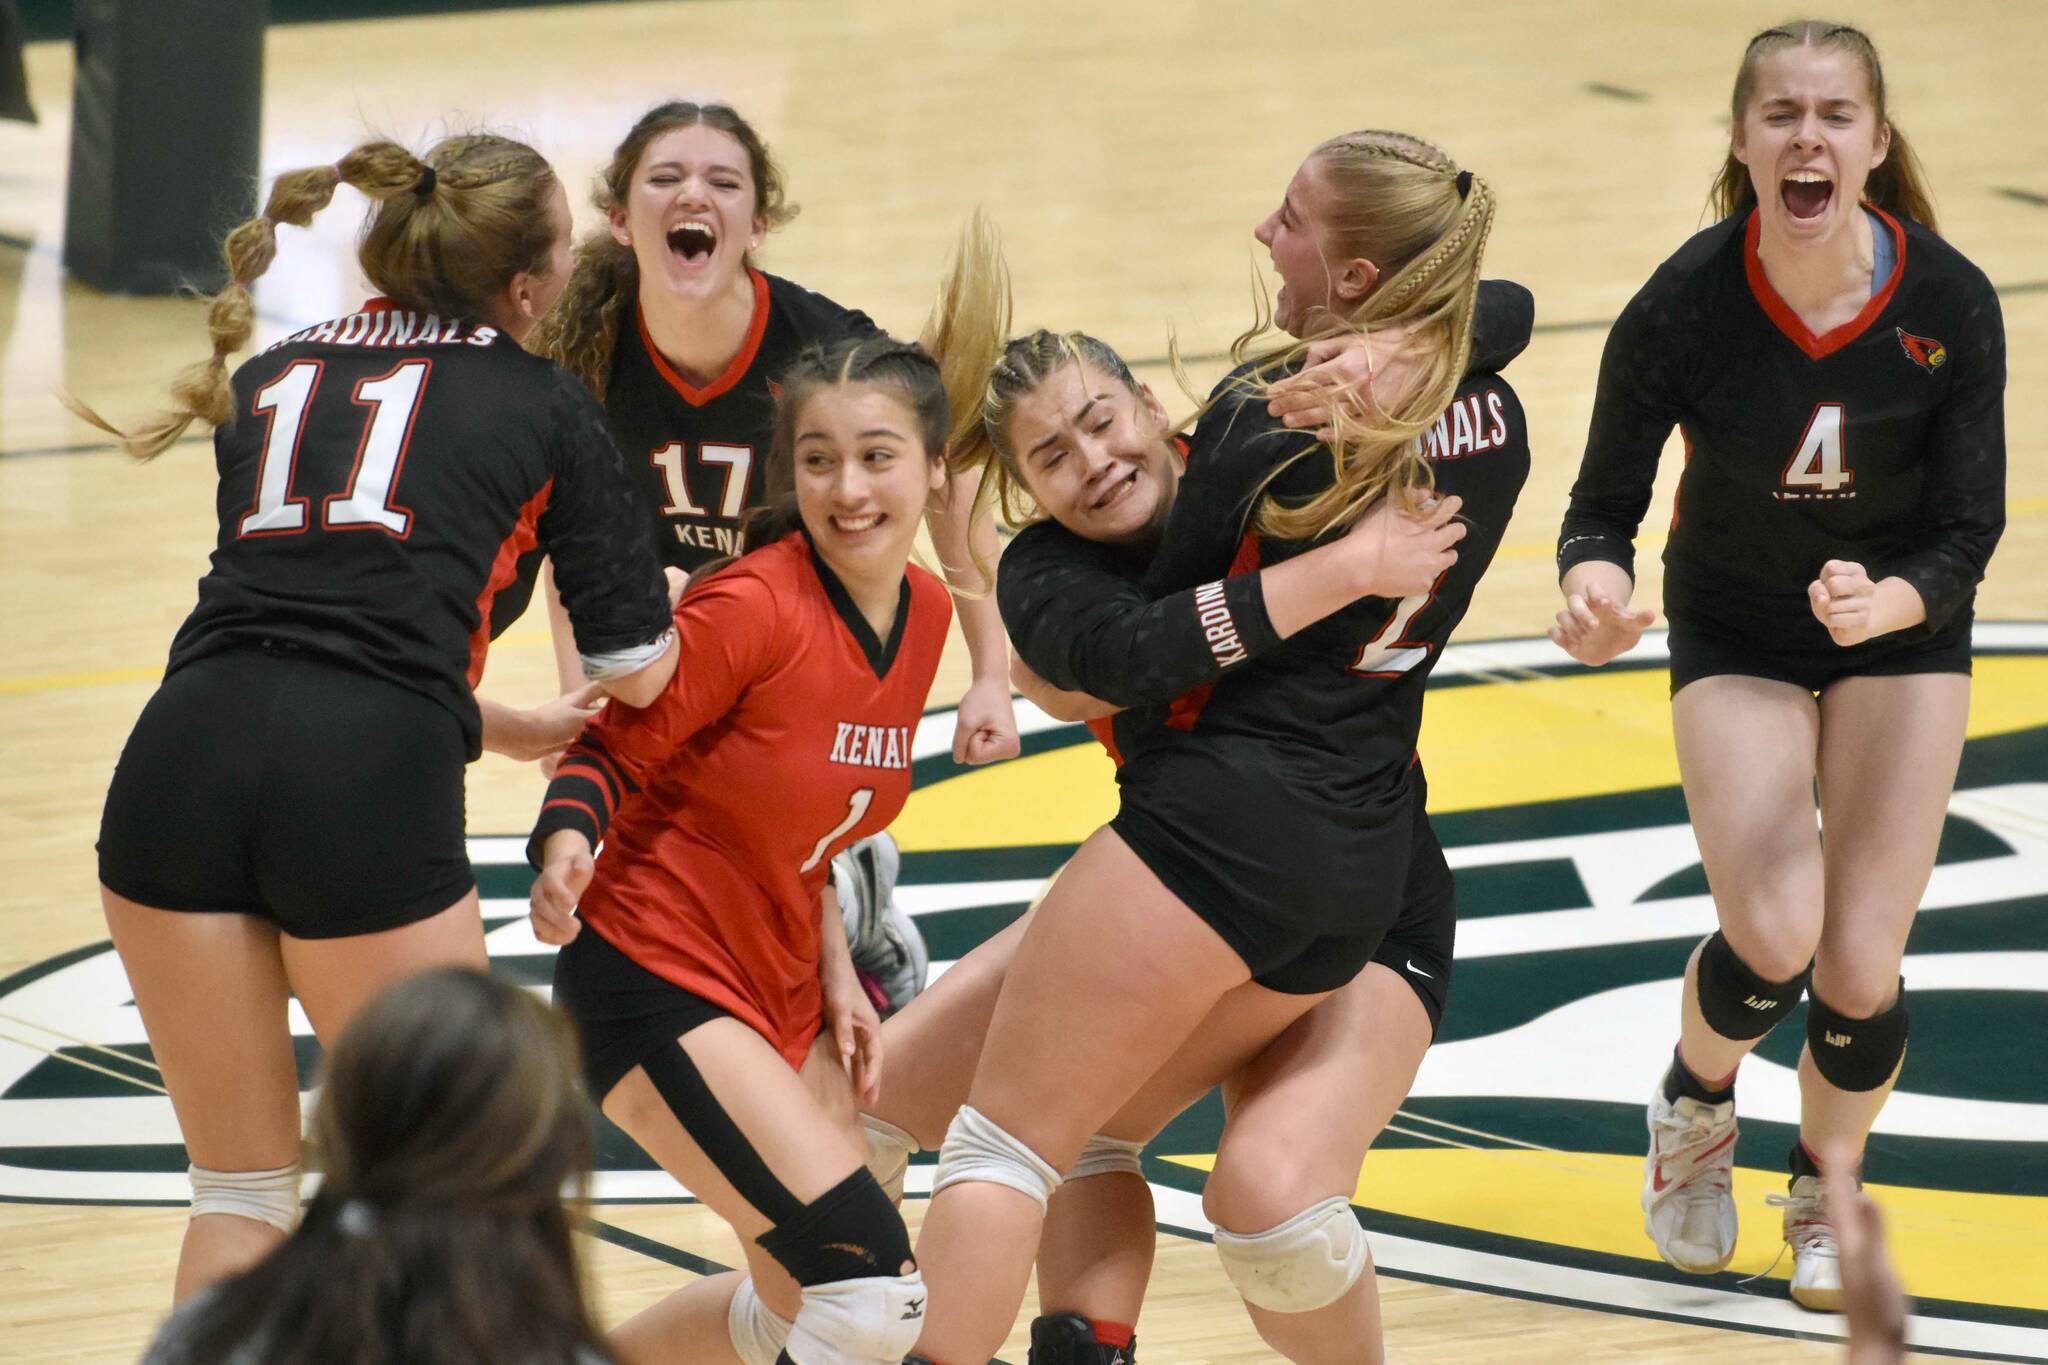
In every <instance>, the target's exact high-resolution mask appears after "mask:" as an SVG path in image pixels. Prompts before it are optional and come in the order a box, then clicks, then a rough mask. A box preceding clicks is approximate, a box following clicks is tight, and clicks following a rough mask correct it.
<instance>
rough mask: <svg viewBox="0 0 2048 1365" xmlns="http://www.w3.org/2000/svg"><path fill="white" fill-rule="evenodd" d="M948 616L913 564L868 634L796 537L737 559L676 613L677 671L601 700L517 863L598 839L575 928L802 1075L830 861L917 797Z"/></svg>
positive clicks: (815, 1009) (813, 1027)
mask: <svg viewBox="0 0 2048 1365" xmlns="http://www.w3.org/2000/svg"><path fill="white" fill-rule="evenodd" d="M952 610H953V609H952V603H951V600H950V599H949V598H948V597H947V594H946V590H945V588H944V587H943V586H942V585H941V584H940V583H939V581H938V580H937V579H936V578H934V577H932V576H931V575H930V574H928V573H926V572H925V571H924V570H922V569H920V568H918V567H916V566H915V565H912V566H911V567H910V568H909V569H907V570H906V572H905V575H904V583H903V593H902V599H901V604H900V605H899V606H898V608H897V618H896V626H895V629H894V631H893V632H892V634H891V635H890V637H889V638H888V639H887V640H877V639H876V638H875V636H874V633H873V631H872V630H870V629H869V627H868V624H867V622H866V620H865V619H864V618H863V617H862V616H861V615H860V613H859V611H858V610H857V609H856V608H855V607H854V605H853V601H852V599H851V598H850V597H848V596H847V594H846V591H845V589H844V588H842V587H841V586H840V584H839V582H838V581H837V580H836V579H835V578H833V577H832V573H831V570H830V569H828V568H826V567H825V565H824V564H823V562H822V561H820V560H818V559H817V558H816V557H815V556H814V555H813V553H812V551H811V547H810V543H809V541H808V540H807V539H806V538H805V537H804V536H803V535H801V534H796V535H791V536H788V537H785V538H784V539H782V540H779V541H777V542H775V543H774V544H772V545H768V546H764V547H763V548H761V549H759V550H756V551H754V552H753V553H752V554H748V555H745V556H743V557H742V558H740V559H739V560H738V561H737V562H735V563H734V564H732V565H731V566H729V567H727V568H725V569H721V570H720V571H719V572H717V573H715V574H713V575H712V576H711V577H710V578H708V579H706V580H705V581H704V582H703V583H701V584H700V585H699V586H698V587H696V588H695V589H693V590H692V591H691V592H690V593H689V594H688V595H687V596H685V597H684V598H683V600H682V602H681V604H680V605H678V606H677V608H676V615H675V619H676V628H677V632H678V634H679V635H680V636H681V640H682V651H683V652H682V662H681V664H680V665H679V666H678V667H677V669H676V676H675V680H674V681H673V682H672V683H671V684H670V685H669V688H668V690H667V691H666V692H665V693H663V694H662V696H661V697H660V699H659V700H657V701H656V702H655V703H654V704H653V705H652V706H649V707H646V708H644V709H642V710H638V711H636V710H633V709H631V708H628V707H623V706H611V707H607V708H606V709H605V710H604V711H603V712H602V713H601V714H600V715H599V716H598V718H597V719H596V720H595V721H593V722H591V724H590V726H589V728H588V729H586V730H585V731H584V733H583V737H582V738H581V739H580V740H578V741H577V743H576V744H575V745H573V746H571V748H570V750H569V752H568V755H567V756H566V757H565V758H564V759H563V762H562V766H561V768H560V769H559V770H558V772H557V773H556V775H555V780H554V781H553V782H552V783H551V784H550V785H549V787H548V795H547V800H546V803H545V804H544V805H543V807H542V809H541V814H540V819H539V822H538V823H537V824H536V826H535V829H534V833H533V840H532V842H531V844H529V846H528V853H529V856H530V857H532V858H533V860H534V862H535V865H536V866H538V865H539V859H540V853H541V850H542V847H543V845H544V844H545V842H546V839H547V836H548V835H549V834H551V833H553V832H554V831H556V830H558V829H577V830H581V831H582V832H583V833H584V834H585V835H586V836H587V837H588V838H589V839H590V841H591V843H592V845H593V846H594V845H596V844H597V843H598V841H599V840H600V839H601V840H603V842H604V848H603V851H602V853H601V854H600V855H599V857H598V860H597V876H596V879H595V880H594V881H593V882H592V883H591V885H590V889H589V890H588V891H586V892H585V893H584V896H583V901H582V904H581V906H580V907H579V909H578V913H579V914H580V915H581V916H582V918H583V920H584V922H585V925H586V928H587V929H589V930H595V931H596V932H597V933H599V934H600V935H602V936H603V937H604V938H605V939H606V941H608V942H609V943H611V944H612V945H613V946H614V947H616V948H618V949H619V950H620V951H622V952H624V953H625V954H626V955H627V956H628V957H630V958H632V959H633V960H634V961H635V962H637V963H639V964H640V965H641V966H643V967H645V968H646V969H647V970H649V971H651V972H653V973H654V974H656V975H657V976H660V977H662V978H663V979H665V980H667V981H670V982H673V983H674V984H675V985H678V986H680V987H682V988H683V989H684V990H687V991H690V992H692V993H693V994H695V995H698V996H700V997H702V998H703V999H705V1000H708V1001H710V1002H711V1003H713V1004H715V1005H717V1006H719V1007H720V1008H722V1009H724V1010H726V1011H728V1012H729V1013H731V1014H732V1015H733V1016H735V1017H736V1018H738V1019H741V1020H743V1021H745V1022H746V1023H747V1024H749V1025H750V1026H752V1027H753V1028H755V1029H757V1030H759V1031H760V1033H761V1034H762V1035H763V1036H764V1037H766V1038H767V1039H768V1040H769V1041H770V1042H772V1043H774V1044H775V1045H776V1046H777V1047H778V1048H780V1049H781V1051H782V1054H783V1056H784V1057H786V1058H788V1059H789V1064H790V1065H791V1066H798V1065H800V1064H801V1063H802V1061H803V1058H804V1055H805V1053H806V1052H807V1051H808V1050H809V1048H810V1045H811V1039H812V1038H813V1037H814V1036H815V1035H816V1033H817V1031H818V1026H819V1017H820V1011H821V1008H822V1005H821V999H820V993H819V984H818V944H819V937H818V935H819V918H818V917H819V897H820V895H821V894H822V893H823V891H824V889H825V883H826V881H827V880H828V878H829V877H830V875H831V861H832V856H833V855H834V854H836V853H838V852H839V851H840V850H842V849H844V848H845V847H847V845H849V844H851V843H853V841H854V840H856V839H859V838H862V837H864V836H866V835H869V834H874V833H877V832H878V831H880V830H882V829H884V828H886V827H887V825H888V823H889V822H890V821H891V820H892V819H894V818H895V816H896V813H897V812H898V811H899V810H901V809H902V807H903V803H904V801H905V800H906V799H907V798H908V797H909V795H910V742H911V738H912V736H913V735H914V734H915V733H916V730H917V722H918V717H919V716H920V715H921V714H922V712H923V709H924V703H925V698H926V695H927V694H928V693H929V692H930V691H931V685H932V678H933V675H934V674H935V673H936V672H937V670H938V666H939V655H940V652H941V651H942V650H943V649H944V647H945V642H946V628H947V624H948V622H949V621H950V620H951V618H952ZM835 924H836V921H835Z"/></svg>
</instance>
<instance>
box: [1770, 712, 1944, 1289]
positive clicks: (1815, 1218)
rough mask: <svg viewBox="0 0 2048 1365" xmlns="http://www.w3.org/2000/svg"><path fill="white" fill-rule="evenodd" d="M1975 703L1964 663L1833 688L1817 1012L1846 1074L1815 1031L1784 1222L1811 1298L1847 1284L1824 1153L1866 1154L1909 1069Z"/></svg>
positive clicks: (1826, 746) (1824, 716) (1802, 1073)
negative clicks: (1823, 1173) (1827, 1204)
mask: <svg viewBox="0 0 2048 1365" xmlns="http://www.w3.org/2000/svg"><path fill="white" fill-rule="evenodd" d="M1969 709H1970V680H1969V678H1968V676H1967V675H1964V674H1960V673H1922V674H1912V675H1908V676H1903V677H1857V678H1845V679H1843V680H1842V681H1841V682H1839V683H1836V684H1835V685H1834V686H1832V687H1830V688H1829V689H1828V690H1827V691H1826V692H1825V693H1824V694H1823V695H1822V697H1821V743H1820V784H1821V808H1822V814H1823V819H1824V821H1825V826H1826V831H1827V840H1826V850H1827V851H1826V859H1827V920H1826V924H1825V925H1824V927H1823V928H1822V931H1821V941H1820V951H1819V953H1818V955H1817V957H1816V959H1815V962H1814V969H1813V985H1812V992H1811V995H1812V999H1811V1000H1810V1001H1809V1003H1808V1010H1809V1012H1810V1013H1813V1012H1817V1011H1821V1010H1825V1011H1827V1013H1826V1014H1824V1015H1820V1016H1819V1021H1818V1022H1819V1027H1820V1029H1821V1034H1820V1035H1819V1036H1821V1037H1823V1038H1824V1039H1829V1040H1840V1041H1841V1046H1839V1047H1836V1046H1834V1044H1833V1043H1832V1042H1825V1041H1824V1043H1823V1046H1824V1047H1828V1048H1829V1050H1830V1056H1829V1057H1828V1059H1827V1068H1826V1069H1827V1070H1828V1071H1832V1072H1833V1073H1834V1079H1830V1077H1829V1076H1828V1075H1826V1074H1823V1067H1822V1066H1821V1065H1820V1064H1819V1063H1817V1061H1816V1059H1815V1055H1814V1043H1813V1042H1812V1041H1811V1039H1812V1038H1813V1037H1814V1036H1816V1035H1815V1033H1814V1030H1812V1029H1809V1042H1808V1043H1807V1046H1806V1048H1805V1050H1804V1051H1802V1052H1801V1054H1800V1057H1799V1089H1800V1101H1801V1103H1800V1124H1799V1131H1800V1141H1801V1142H1802V1143H1803V1144H1804V1150H1803V1151H1801V1152H1799V1153H1795V1154H1794V1157H1793V1166H1794V1171H1793V1174H1794V1179H1793V1181H1792V1188H1791V1194H1790V1196H1789V1197H1788V1200H1787V1206H1786V1216H1785V1227H1786V1239H1787V1240H1788V1241H1789V1242H1791V1243H1792V1247H1793V1252H1794V1267H1793V1297H1794V1298H1795V1299H1797V1300H1798V1301H1799V1302H1801V1303H1803V1304H1806V1305H1807V1306H1808V1307H1813V1308H1824V1309H1831V1308H1833V1307H1835V1306H1836V1303H1837V1300H1838V1297H1839V1293H1840V1278H1839V1274H1838V1270H1837V1266H1836V1261H1835V1245H1834V1240H1833V1236H1832V1229H1831V1228H1830V1227H1829V1226H1828V1224H1827V1221H1826V1214H1825V1210H1824V1208H1823V1207H1822V1205H1821V1190H1820V1182H1819V1178H1818V1177H1819V1168H1818V1163H1817V1161H1816V1160H1815V1159H1814V1157H1813V1154H1814V1153H1817V1152H1823V1151H1826V1152H1838V1153H1843V1154H1847V1155H1848V1156H1849V1157H1850V1159H1851V1160H1852V1161H1853V1160H1855V1159H1856V1158H1858V1157H1860V1154H1861V1152H1862V1150H1863V1142H1864V1139H1865V1137H1867V1136H1868V1134H1869V1132H1870V1127H1871V1125H1872V1124H1874V1123H1875V1122H1876V1121H1877V1116H1878V1113H1879V1112H1880V1111H1881V1110H1882V1109H1883V1108H1884V1103H1885V1100H1886V1099H1887V1098H1888V1097H1889V1096H1890V1095H1891V1091H1892V1086H1893V1084H1894V1082H1896V1081H1897V1079H1898V1073H1899V1068H1900V1067H1901V1066H1902V1065H1904V1055H1903V1047H1904V1042H1905V1021H1904V1017H1903V1014H1902V1013H1900V1012H1899V1006H1900V1005H1901V1001H1900V998H1899V989H1900V976H1899V962H1900V959H1901V958H1902V957H1903V956H1904V955H1905V951H1906V936H1907V933H1908V931H1909V930H1910V929H1911V928H1912V924H1913V915H1914V913H1915V912H1916V911H1917V910H1918V909H1919V905H1920V897H1921V896H1922V894H1924V893H1925V891H1926V889H1927V881H1928V878H1929V877H1930V876H1931V875H1932V874H1933V871H1934V858H1935V853H1936V850H1937V849H1938V848H1939V846H1940V843H1941V828H1942V821H1943V817H1944V816H1945V815H1946V814H1947V811H1948V799H1949V794H1950V792H1951V791H1952V790H1953V789H1954V785H1955V773H1956V767H1957V764H1958V763H1959V762H1960V760H1961V757H1962V749H1963V733H1964V727H1965V723H1966V722H1967V720H1968V717H1969ZM1873 1049H1881V1050H1878V1051H1873ZM1895 1052H1896V1053H1897V1054H1898V1055H1896V1056H1894V1053H1895ZM1837 1080H1843V1081H1847V1082H1849V1085H1848V1086H1847V1087H1845V1086H1843V1085H1840V1084H1837V1083H1836V1081H1837ZM1849 1178H1852V1179H1853V1178H1854V1177H1853V1175H1851V1176H1849Z"/></svg>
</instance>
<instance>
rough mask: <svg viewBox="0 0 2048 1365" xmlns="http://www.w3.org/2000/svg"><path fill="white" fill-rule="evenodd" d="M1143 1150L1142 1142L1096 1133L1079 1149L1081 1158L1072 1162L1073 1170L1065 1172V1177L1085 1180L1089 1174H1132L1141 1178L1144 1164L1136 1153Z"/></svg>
mask: <svg viewBox="0 0 2048 1365" xmlns="http://www.w3.org/2000/svg"><path fill="white" fill-rule="evenodd" d="M1144 1150H1145V1144H1144V1143H1142V1142H1126V1141H1124V1140H1123V1139H1122V1138H1113V1137H1108V1136H1106V1135H1104V1134H1102V1133H1097V1134H1096V1135H1095V1136H1094V1137H1092V1138H1089V1139H1088V1145H1087V1146H1086V1147H1083V1148H1082V1149H1081V1159H1080V1160H1079V1161H1076V1162H1075V1163H1074V1169H1073V1170H1071V1171H1068V1172H1067V1179H1069V1180H1086V1179H1087V1178H1088V1177H1089V1176H1091V1175H1134V1176H1136V1177H1138V1179H1140V1180H1143V1179H1144V1178H1145V1165H1144V1163H1143V1162H1141V1161H1139V1160H1138V1153H1140V1152H1142V1151H1144Z"/></svg>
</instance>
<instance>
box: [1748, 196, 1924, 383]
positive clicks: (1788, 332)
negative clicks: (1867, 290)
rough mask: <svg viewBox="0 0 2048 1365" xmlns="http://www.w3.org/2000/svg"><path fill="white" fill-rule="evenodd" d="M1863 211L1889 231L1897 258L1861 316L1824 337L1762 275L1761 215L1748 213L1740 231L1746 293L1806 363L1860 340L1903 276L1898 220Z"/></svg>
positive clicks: (1902, 232) (1875, 209)
mask: <svg viewBox="0 0 2048 1365" xmlns="http://www.w3.org/2000/svg"><path fill="white" fill-rule="evenodd" d="M1863 207H1865V208H1868V209H1869V210H1870V211H1871V212H1872V213H1874V214H1876V215H1877V216H1878V218H1879V219H1881V220H1882V221H1883V223H1884V224H1885V226H1886V227H1888V228H1890V229H1891V233H1892V241H1893V242H1894V243H1895V244H1896V245H1897V248H1898V253H1897V257H1896V259H1894V260H1893V262H1892V273H1891V278H1890V279H1888V280H1886V281H1885V282H1884V288H1882V289H1880V290H1878V291H1877V292H1876V293H1875V294H1872V295H1871V296H1870V302H1869V303H1866V304H1864V305H1863V311H1862V312H1860V313H1858V314H1857V315H1856V316H1855V317H1853V318H1850V319H1849V320H1848V321H1847V322H1845V323H1843V324H1842V325H1841V326H1840V327H1837V328H1835V329H1834V330H1833V331H1831V332H1829V333H1828V334H1827V335H1826V336H1818V337H1817V336H1815V335H1814V334H1813V332H1812V331H1811V330H1809V329H1808V327H1807V325H1806V324H1805V323H1804V322H1802V321H1801V320H1800V317H1799V314H1797V313H1795V312H1793V311H1792V305H1791V304H1789V303H1787V302H1785V300H1784V299H1783V298H1781V297H1779V295H1778V291H1777V290H1775V289H1773V288H1771V282H1770V280H1769V279H1768V278H1766V277H1765V275H1764V264H1763V262H1762V261H1761V260H1759V259H1757V254H1756V244H1757V239H1758V238H1759V237H1760V236H1761V235H1762V233H1763V219H1762V217H1761V213H1762V211H1761V210H1759V209H1751V210H1750V211H1749V225H1748V226H1747V227H1746V228H1745V229H1744V230H1743V237H1742V266H1743V269H1744V271H1745V272H1746V273H1747V274H1748V276H1749V292H1750V293H1752V294H1754V295H1756V301H1757V303H1758V304H1759V305H1761V306H1762V308H1763V310H1764V313H1765V315H1766V316H1768V317H1769V318H1770V320H1771V321H1772V322H1773V323H1775V324H1777V328H1778V330H1779V331H1781V332H1783V333H1784V334H1785V337H1786V339H1787V340H1789V341H1790V342H1791V343H1792V344H1793V345H1794V346H1797V347H1798V348H1799V349H1800V350H1802V351H1804V352H1805V353H1806V358H1807V359H1808V360H1825V359H1827V358H1828V357H1829V356H1831V355H1833V354H1834V353H1835V352H1836V351H1839V350H1841V349H1842V348H1843V347H1844V346H1847V345H1848V344H1849V343H1850V342H1852V341H1854V340H1855V339H1856V338H1857V337H1860V336H1862V335H1863V333H1864V332H1865V331H1867V330H1869V328H1870V324H1871V323H1873V322H1876V321H1877V315H1878V314H1880V313H1882V312H1883V311H1884V310H1885V307H1886V306H1887V305H1888V304H1890V303H1891V301H1892V295H1893V294H1895V293H1897V292H1898V288H1899V281H1900V280H1902V279H1904V278H1905V276H1906V230H1905V229H1904V228H1902V227H1900V226H1899V220H1898V219H1896V218H1894V217H1892V216H1891V215H1890V214H1889V213H1886V212H1885V211H1884V210H1883V209H1881V208H1878V207H1877V206H1876V205H1875V204H1865V205H1863Z"/></svg>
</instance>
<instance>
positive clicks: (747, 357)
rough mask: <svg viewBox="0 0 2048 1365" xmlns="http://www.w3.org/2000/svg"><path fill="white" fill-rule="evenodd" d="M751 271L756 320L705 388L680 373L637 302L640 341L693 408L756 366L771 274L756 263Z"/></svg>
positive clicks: (765, 328) (764, 329) (635, 315)
mask: <svg viewBox="0 0 2048 1365" xmlns="http://www.w3.org/2000/svg"><path fill="white" fill-rule="evenodd" d="M747 274H748V275H750V276H752V277H753V281H754V318H753V321H751V322H749V323H748V324H747V335H746V338H745V339H744V340H743V341H741V342H740V349H739V354H738V355H735V356H734V357H733V358H732V363H731V364H729V365H727V366H726V367H725V373H724V374H721V375H720V376H718V378H716V379H714V380H712V381H711V382H710V383H709V384H707V385H705V386H704V387H703V388H701V389H700V388H697V387H696V386H695V385H693V384H691V383H690V381H689V380H687V379H685V378H683V377H682V376H681V375H679V374H677V373H676V372H675V370H674V369H673V368H672V367H671V366H670V365H669V363H668V361H666V360H664V359H663V358H662V354H661V348H660V347H658V346H656V345H655V344H654V338H653V337H652V336H650V335H649V334H648V331H647V315H646V314H645V313H643V312H642V311H641V310H640V305H639V303H638V302H635V303H634V305H633V318H634V320H635V321H636V322H637V323H639V325H640V344H641V345H643V346H645V347H646V348H647V356H648V358H649V359H650V360H652V361H653V362H654V368H655V369H656V371H658V372H659V373H660V375H661V377H662V378H663V379H666V380H667V381H668V385H669V387H670V388H672V389H674V390H675V391H676V392H677V393H678V394H679V395H681V397H682V400H683V401H684V402H685V403H688V404H689V405H690V406H691V407H693V408H701V407H703V406H704V405H705V404H706V403H709V402H710V401H711V400H712V399H714V398H716V397H718V396H719V395H720V394H722V393H725V392H727V391H729V390H730V389H731V388H732V386H733V385H735V384H737V383H739V382H740V380H742V379H744V378H746V375H747V371H748V370H749V369H751V368H752V367H753V364H754V356H755V355H756V354H757V353H759V351H760V349H761V338H762V337H763V336H765V335H767V332H768V277H767V276H766V275H763V274H762V273H761V272H760V271H758V270H755V269H753V268H752V267H749V268H748V270H747Z"/></svg>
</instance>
